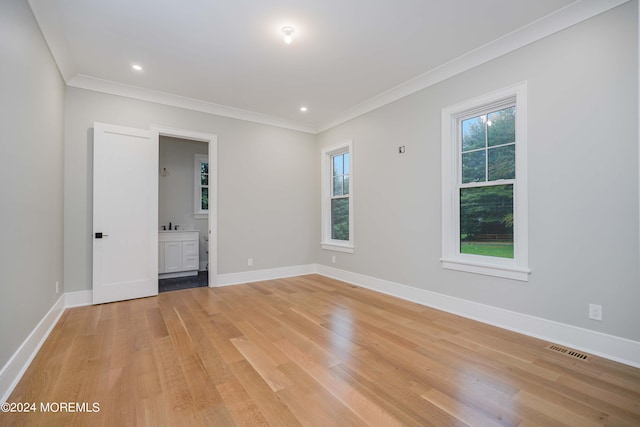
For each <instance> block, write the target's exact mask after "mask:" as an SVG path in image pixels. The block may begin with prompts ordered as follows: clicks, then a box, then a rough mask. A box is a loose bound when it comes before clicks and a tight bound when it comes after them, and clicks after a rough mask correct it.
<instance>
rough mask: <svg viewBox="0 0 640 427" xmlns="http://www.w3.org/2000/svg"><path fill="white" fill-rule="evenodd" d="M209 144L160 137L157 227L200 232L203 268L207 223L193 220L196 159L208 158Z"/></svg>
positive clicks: (203, 219) (196, 219)
mask: <svg viewBox="0 0 640 427" xmlns="http://www.w3.org/2000/svg"><path fill="white" fill-rule="evenodd" d="M208 153H209V147H208V144H207V143H204V142H197V141H189V140H185V139H179V138H170V137H167V136H161V137H160V156H159V158H160V161H159V163H160V170H162V169H163V168H166V170H167V172H168V174H167V175H166V176H163V175H162V174H160V176H159V179H158V224H159V225H160V226H163V225H168V224H169V223H170V222H171V223H172V224H173V225H178V226H179V229H180V230H198V231H199V232H200V265H201V266H203V268H204V266H206V264H207V242H206V240H205V237H206V236H207V234H208V230H209V227H208V220H207V219H206V218H195V217H194V201H193V199H194V188H193V187H194V185H195V181H194V179H195V178H194V174H195V167H194V160H195V159H194V155H195V154H208Z"/></svg>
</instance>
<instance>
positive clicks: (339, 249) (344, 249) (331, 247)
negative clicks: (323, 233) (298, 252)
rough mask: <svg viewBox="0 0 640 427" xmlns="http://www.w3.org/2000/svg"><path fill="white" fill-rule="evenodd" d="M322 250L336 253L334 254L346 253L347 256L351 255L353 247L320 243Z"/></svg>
mask: <svg viewBox="0 0 640 427" xmlns="http://www.w3.org/2000/svg"><path fill="white" fill-rule="evenodd" d="M321 245H322V249H325V250H328V251H336V252H346V253H349V254H352V253H353V249H354V247H353V246H352V245H340V244H335V243H321Z"/></svg>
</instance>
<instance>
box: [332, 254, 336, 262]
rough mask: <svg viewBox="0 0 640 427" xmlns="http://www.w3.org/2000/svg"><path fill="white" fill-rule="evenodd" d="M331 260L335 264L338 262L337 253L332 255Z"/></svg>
mask: <svg viewBox="0 0 640 427" xmlns="http://www.w3.org/2000/svg"><path fill="white" fill-rule="evenodd" d="M331 262H332V263H334V264H335V263H336V256H335V255H333V256H332V257H331Z"/></svg>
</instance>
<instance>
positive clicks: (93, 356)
mask: <svg viewBox="0 0 640 427" xmlns="http://www.w3.org/2000/svg"><path fill="white" fill-rule="evenodd" d="M549 344H550V343H547V342H543V341H540V340H537V339H533V338H529V337H526V336H522V335H519V334H516V333H512V332H508V331H505V330H502V329H499V328H495V327H492V326H488V325H484V324H481V323H478V322H474V321H471V320H468V319H463V318H460V317H457V316H454V315H451V314H447V313H444V312H441V311H437V310H434V309H430V308H427V307H424V306H421V305H418V304H414V303H411V302H407V301H403V300H400V299H397V298H393V297H389V296H386V295H382V294H379V293H376V292H372V291H369V290H366V289H363V288H358V287H355V286H352V285H349V284H346V283H343V282H339V281H335V280H331V279H328V278H326V277H322V276H318V275H309V276H301V277H295V278H289V279H281V280H272V281H265V282H259V283H253V284H247V285H237V286H229V287H224V288H199V289H191V290H185V291H176V292H169V293H164V294H161V295H160V296H158V297H153V298H146V299H141V300H134V301H125V302H118V303H113V304H105V305H99V306H91V307H81V308H74V309H70V310H67V311H66V312H65V313H64V315H63V316H62V318H61V319H60V322H59V323H58V325H57V326H56V327H55V329H54V330H53V331H52V333H51V335H50V336H49V338H48V339H47V341H46V342H45V344H44V345H43V347H42V349H41V350H40V352H39V354H38V355H37V356H36V358H35V359H34V361H33V363H32V365H31V366H30V367H29V369H28V370H27V372H26V374H25V375H24V377H23V379H22V380H21V381H20V383H19V384H18V386H17V387H16V389H15V391H14V392H13V394H12V395H11V397H10V398H9V402H21V403H25V402H34V403H36V404H37V405H38V412H36V413H23V414H15V413H2V414H0V425H29V426H33V425H46V426H49V425H51V426H56V425H87V426H99V425H104V426H133V425H141V426H143V425H148V426H163V425H167V426H187V425H203V426H227V425H229V426H232V425H243V426H254V425H272V426H295V425H318V426H331V425H337V426H347V425H368V426H396V425H416V426H430V425H434V426H448V425H456V426H457V425H473V426H476V425H477V426H492V425H508V426H515V425H518V426H525V425H538V426H555V425H573V426H591V425H611V426H639V425H640V370H639V369H634V368H631V367H628V366H625V365H621V364H618V363H615V362H612V361H608V360H605V359H601V358H598V357H594V356H590V357H589V359H588V360H581V359H577V358H574V357H571V356H567V355H564V354H560V353H557V352H554V351H551V350H549V349H547V346H548V345H549ZM41 402H42V403H45V404H46V403H51V402H55V403H60V402H78V403H83V402H85V403H88V404H89V407H92V404H93V403H94V402H96V403H98V404H99V412H93V413H86V412H85V413H83V412H76V413H69V412H64V413H60V412H59V413H42V412H40V411H39V409H40V407H39V405H40V403H41ZM53 408H55V406H54V407H53Z"/></svg>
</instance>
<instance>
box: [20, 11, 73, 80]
mask: <svg viewBox="0 0 640 427" xmlns="http://www.w3.org/2000/svg"><path fill="white" fill-rule="evenodd" d="M28 3H29V8H30V9H31V13H32V14H33V17H34V18H35V19H36V22H37V23H38V27H40V32H41V33H42V35H43V36H44V40H45V42H46V43H47V46H48V47H49V52H51V56H52V57H53V60H54V61H55V62H56V65H57V66H58V70H59V71H60V75H62V79H63V80H64V81H65V82H66V81H67V80H69V79H70V78H71V77H72V76H73V75H74V74H76V72H75V66H74V64H73V61H72V60H71V56H70V55H69V46H68V45H67V40H66V39H65V37H64V32H63V30H62V28H60V26H59V25H56V22H58V21H59V17H58V13H57V11H56V9H55V7H54V5H53V2H40V3H39V4H38V7H33V3H34V1H33V0H29V1H28Z"/></svg>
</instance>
